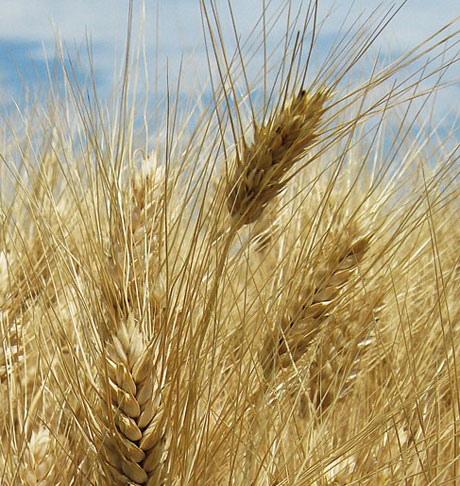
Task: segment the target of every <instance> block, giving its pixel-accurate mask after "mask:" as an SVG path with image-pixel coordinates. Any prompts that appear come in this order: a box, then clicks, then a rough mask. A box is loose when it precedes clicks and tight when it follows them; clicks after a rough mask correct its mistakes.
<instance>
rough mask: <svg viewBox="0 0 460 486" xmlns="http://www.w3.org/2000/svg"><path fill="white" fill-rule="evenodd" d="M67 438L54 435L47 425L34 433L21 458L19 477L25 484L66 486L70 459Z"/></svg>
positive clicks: (31, 485)
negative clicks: (67, 450)
mask: <svg viewBox="0 0 460 486" xmlns="http://www.w3.org/2000/svg"><path fill="white" fill-rule="evenodd" d="M66 442H67V440H66V438H65V437H64V436H59V437H54V436H53V435H52V433H51V432H50V431H49V430H48V429H47V428H45V427H40V428H39V429H38V430H37V431H36V432H33V433H32V436H31V438H30V440H29V441H28V444H27V446H26V449H25V451H24V454H23V455H22V458H21V467H20V468H19V477H20V478H21V481H22V483H21V484H22V485H23V486H61V485H62V486H64V485H67V484H69V480H70V477H69V472H70V471H71V467H69V466H70V460H69V458H68V457H67V454H66V449H67V447H66Z"/></svg>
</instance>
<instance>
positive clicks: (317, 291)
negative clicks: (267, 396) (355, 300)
mask: <svg viewBox="0 0 460 486" xmlns="http://www.w3.org/2000/svg"><path fill="white" fill-rule="evenodd" d="M370 239H371V236H370V235H367V236H365V237H362V238H358V239H355V240H351V241H348V243H345V244H344V245H343V247H342V250H341V252H340V254H339V256H338V258H332V259H331V260H330V261H329V262H327V263H326V264H325V266H324V267H323V268H321V269H319V270H317V271H316V272H315V276H316V282H315V286H314V287H313V289H312V291H311V292H309V293H307V295H303V296H302V297H301V298H300V299H299V300H298V301H297V302H294V304H291V305H290V307H289V308H288V311H287V314H286V315H285V316H284V317H283V320H282V323H281V330H280V333H279V336H278V338H276V336H274V335H273V334H272V333H270V335H268V336H267V337H266V338H265V341H264V344H263V347H262V349H261V351H260V354H259V359H260V362H261V364H262V367H263V369H264V374H265V377H266V378H267V379H268V378H269V377H271V376H272V375H273V374H274V373H275V372H276V369H277V367H278V366H281V367H282V368H284V367H287V366H290V365H291V364H292V363H295V362H296V361H298V360H299V359H300V358H301V357H302V356H303V355H304V354H305V352H306V351H307V350H308V349H309V348H310V346H311V344H312V341H313V340H314V339H315V337H316V336H317V335H318V334H319V332H320V331H321V329H322V326H321V324H322V323H323V321H325V320H326V319H327V318H328V315H329V312H330V311H331V310H332V309H333V307H334V306H335V305H336V304H337V303H338V300H339V298H340V295H341V291H342V289H343V288H344V287H346V286H348V285H350V284H351V283H352V278H353V274H354V273H355V271H356V269H357V265H358V264H359V263H360V262H361V261H362V260H363V258H364V256H365V254H366V252H367V250H368V248H369V243H370Z"/></svg>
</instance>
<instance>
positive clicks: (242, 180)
mask: <svg viewBox="0 0 460 486" xmlns="http://www.w3.org/2000/svg"><path fill="white" fill-rule="evenodd" d="M329 98H330V91H329V90H328V89H325V88H323V89H320V90H318V91H316V92H315V93H313V94H310V93H307V92H306V91H303V90H302V91H301V92H300V94H298V95H297V96H295V97H293V98H292V99H291V100H290V102H289V103H287V104H286V106H285V107H284V108H283V109H282V110H281V111H280V112H279V113H278V114H276V115H275V116H273V117H272V118H271V119H270V120H269V121H268V123H266V124H264V125H262V126H261V127H257V126H256V127H255V133H254V141H253V143H252V144H251V145H250V146H248V145H247V144H246V142H245V141H244V140H243V148H242V151H241V154H238V155H237V157H236V168H235V171H234V174H233V177H232V180H231V182H230V183H229V184H228V186H227V191H226V192H227V207H228V210H229V212H230V214H231V216H232V218H233V220H234V221H235V224H236V225H237V226H238V227H240V226H243V225H246V224H250V223H253V222H255V221H256V220H257V219H258V218H259V217H260V215H261V214H262V212H263V211H264V209H265V207H266V206H267V205H268V204H269V202H270V201H271V200H272V199H273V198H274V197H275V196H276V195H277V194H279V192H280V191H282V190H283V188H284V186H285V184H286V181H284V180H283V177H284V175H285V174H286V173H287V172H288V171H289V169H290V168H291V167H292V166H293V165H294V164H295V163H296V162H298V161H299V160H300V159H301V158H302V157H304V155H305V153H306V150H307V149H308V147H310V146H311V145H312V143H313V142H314V141H315V140H316V139H317V137H318V127H319V123H320V120H321V117H322V116H323V114H324V112H325V110H326V108H325V103H326V101H327V100H328V99H329Z"/></svg>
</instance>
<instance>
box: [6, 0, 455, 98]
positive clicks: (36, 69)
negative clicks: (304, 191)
mask: <svg viewBox="0 0 460 486" xmlns="http://www.w3.org/2000/svg"><path fill="white" fill-rule="evenodd" d="M206 2H207V3H208V4H209V0H206ZM217 3H218V4H219V5H220V8H221V14H220V15H221V17H220V18H221V22H222V28H223V32H224V36H226V38H227V37H228V39H229V41H228V42H229V44H231V37H232V31H231V28H230V17H229V15H228V13H226V12H227V8H226V4H227V0H222V1H220V0H218V2H217ZM263 3H271V5H272V6H273V11H275V10H276V9H278V8H279V7H280V6H281V5H283V4H284V3H285V2H283V1H282V0H272V1H271V2H270V1H269V0H265V1H264V0H232V1H231V4H232V7H233V12H234V16H235V20H236V23H237V25H238V30H239V34H240V35H241V38H242V39H244V38H245V37H246V36H247V35H248V34H249V33H250V31H251V28H252V27H253V26H254V24H255V23H256V20H257V18H258V17H259V16H260V13H261V9H262V5H263ZM301 3H302V1H301V0H292V5H293V6H294V7H296V6H298V5H299V4H301ZM303 3H304V4H305V3H306V2H305V1H304V2H303ZM337 4H338V5H339V7H337V6H334V2H332V1H331V0H319V7H320V15H319V18H320V19H324V18H327V22H326V23H325V25H324V27H323V30H322V36H323V37H322V38H323V39H326V38H328V36H329V38H332V37H333V36H334V35H335V34H336V32H337V31H338V29H339V28H340V24H341V22H342V21H343V20H344V18H345V17H346V15H347V12H348V11H349V10H351V14H350V17H351V18H355V17H356V15H358V12H359V11H360V10H362V9H364V10H365V11H366V12H367V13H369V12H371V11H372V10H373V9H374V8H375V7H376V6H377V5H379V4H383V5H384V7H385V8H387V7H389V6H391V5H392V4H393V2H389V1H385V0H383V1H377V0H360V1H359V0H358V1H356V2H354V3H352V2H351V1H348V0H338V1H337ZM142 5H143V3H142V2H141V0H135V1H134V11H135V20H134V33H135V37H136V34H137V33H139V32H141V31H143V33H144V36H143V38H144V40H145V46H146V52H147V57H146V62H147V64H148V68H149V71H151V72H154V71H155V65H156V66H158V70H159V72H160V73H162V72H163V73H164V70H165V66H166V63H167V65H168V69H169V71H170V72H172V73H174V72H177V71H178V69H179V65H180V60H181V58H183V59H185V61H184V62H185V64H187V60H189V59H193V62H192V63H188V69H189V70H191V71H195V72H196V73H197V74H198V77H200V76H206V58H205V47H204V43H203V28H202V18H201V15H200V0H145V2H144V8H145V22H143V23H141V22H140V21H139V18H140V17H141V16H142V15H141V14H140V12H141V11H142ZM350 5H352V6H351V7H350ZM1 6H2V11H1V15H0V102H1V103H3V104H8V103H9V102H10V101H11V100H13V99H18V100H20V99H21V97H22V96H23V92H24V89H23V87H24V86H25V87H26V88H27V89H29V90H33V89H34V88H37V89H38V87H39V86H40V85H43V84H45V85H46V78H47V69H48V68H47V63H48V65H50V64H52V60H53V58H54V57H55V52H56V50H55V45H56V38H59V39H61V40H62V42H63V43H64V45H65V48H66V50H67V51H68V52H69V53H70V56H71V57H73V58H74V59H76V57H77V53H78V52H80V54H81V58H82V59H83V61H81V62H82V64H83V65H84V66H85V63H86V61H85V60H86V59H87V54H85V46H86V40H87V39H88V38H90V39H91V44H92V51H93V55H94V71H95V76H96V81H97V84H98V88H99V89H100V92H101V93H103V94H106V93H108V92H109V90H110V87H111V86H112V85H113V77H114V73H115V72H116V71H114V65H117V63H118V66H119V65H120V59H121V57H120V54H121V53H122V49H123V45H124V42H125V37H126V25H127V22H126V19H127V12H128V8H127V7H128V1H127V0H91V1H90V0H79V1H74V0H72V1H70V0H59V1H58V0H1ZM283 15H286V11H285V12H284V14H280V15H279V18H280V19H281V21H280V22H279V23H278V25H277V26H276V27H275V29H274V31H273V32H272V34H271V38H272V39H276V38H277V30H276V29H280V30H279V35H280V36H281V35H282V32H283V31H284V30H285V24H283ZM455 15H460V8H459V3H458V0H438V1H434V0H409V1H408V2H407V4H406V5H404V6H403V8H402V9H401V11H400V12H399V14H398V15H397V17H396V18H395V19H394V21H393V22H392V23H391V24H390V25H389V26H388V28H387V30H386V31H385V33H384V34H383V35H382V36H381V37H380V38H379V39H378V41H377V42H376V44H375V49H376V50H380V51H382V52H388V53H392V52H399V53H401V52H405V51H407V50H408V49H410V48H411V47H413V46H414V45H415V44H416V43H417V42H420V41H422V40H423V39H424V38H426V37H427V36H429V35H430V34H432V33H433V32H435V31H436V30H438V29H439V28H441V27H442V26H443V25H444V24H446V23H447V22H449V21H451V20H452V19H453V18H454V16H455ZM142 25H143V29H142ZM348 25H350V23H349V24H348ZM457 28H458V26H457ZM283 29H284V30H283ZM154 59H156V60H157V61H156V63H155V62H154ZM83 69H84V68H83ZM185 79H186V78H185ZM163 81H164V79H163Z"/></svg>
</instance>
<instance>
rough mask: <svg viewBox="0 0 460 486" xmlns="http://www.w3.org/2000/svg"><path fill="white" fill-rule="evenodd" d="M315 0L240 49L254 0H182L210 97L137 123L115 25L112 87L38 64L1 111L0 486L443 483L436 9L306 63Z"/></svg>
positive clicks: (441, 58) (446, 185) (447, 460)
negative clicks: (392, 50) (391, 32)
mask: <svg viewBox="0 0 460 486" xmlns="http://www.w3.org/2000/svg"><path fill="white" fill-rule="evenodd" d="M280 3H282V4H283V5H284V6H285V7H286V6H289V2H288V1H287V2H280ZM315 5H316V4H315V2H310V3H309V5H308V8H307V9H306V11H305V12H304V13H303V14H301V13H295V12H292V16H291V24H289V26H287V27H286V28H285V30H284V35H283V37H282V38H281V39H280V45H281V49H282V51H283V53H284V57H283V60H281V61H280V60H279V59H277V58H276V57H270V55H269V54H270V53H269V52H266V55H265V56H264V62H263V64H262V65H261V66H259V67H258V69H256V67H254V62H252V60H251V59H252V57H251V56H252V55H253V54H254V53H256V52H262V51H264V52H265V51H268V49H267V45H268V44H267V43H266V39H267V38H268V36H269V32H270V25H271V24H270V22H273V23H276V18H275V19H273V18H268V15H267V17H265V16H263V17H262V18H261V19H259V20H258V21H257V26H258V27H259V28H260V29H261V28H262V27H261V26H262V25H263V29H262V30H260V29H259V30H257V29H256V30H255V31H254V32H255V33H254V34H253V35H252V37H251V38H250V39H249V40H248V41H247V42H244V41H243V40H240V39H238V37H237V36H236V35H235V37H236V38H237V41H236V47H235V46H233V47H232V46H226V45H225V43H224V42H223V40H222V37H221V36H220V35H219V33H220V27H219V12H218V10H217V8H216V6H215V4H214V3H213V2H210V3H209V4H208V3H206V2H202V18H203V25H204V30H205V38H206V40H207V44H206V45H207V55H208V59H209V80H210V83H209V90H210V92H211V93H212V94H211V96H210V99H208V100H207V101H206V97H199V96H197V97H196V98H192V99H193V100H194V101H193V103H188V104H187V103H186V106H184V105H183V104H181V101H180V100H181V97H180V96H179V92H180V89H179V88H178V87H177V88H176V87H172V86H170V87H169V88H170V91H168V93H169V94H168V96H167V97H166V98H165V99H164V100H163V102H164V106H165V108H164V109H158V111H157V113H156V114H155V116H156V119H157V120H158V123H157V124H156V125H155V126H153V127H152V124H151V120H150V119H147V118H146V119H145V121H144V122H142V123H141V124H139V123H138V121H136V120H138V115H139V114H141V115H142V103H139V99H138V96H139V95H138V94H136V90H135V78H136V76H137V74H136V73H137V70H138V68H139V65H141V64H142V61H140V60H139V56H136V54H135V52H134V53H133V52H132V50H133V49H132V47H131V46H130V43H129V42H128V43H127V48H126V57H125V61H124V62H125V64H124V70H123V73H122V76H121V82H120V86H119V87H118V88H117V89H116V90H115V92H116V94H117V96H116V97H115V98H114V100H113V101H111V102H108V103H107V104H104V103H103V101H102V100H100V99H99V98H98V96H97V92H96V91H95V90H93V88H94V86H93V84H92V83H91V82H89V83H88V84H84V83H81V82H79V81H78V79H76V77H75V76H74V73H73V72H72V70H71V69H70V68H69V66H68V64H66V63H65V62H64V61H62V69H63V72H64V78H65V82H64V86H63V87H62V88H61V87H58V86H55V87H54V88H52V89H50V90H49V92H48V93H47V99H46V100H45V101H42V102H39V101H36V102H33V103H32V104H31V106H30V108H28V109H27V110H24V111H23V112H22V113H21V114H20V116H17V115H15V116H13V115H11V116H10V117H6V116H3V117H2V125H1V126H2V130H1V131H2V134H1V150H0V154H1V169H0V189H1V198H0V344H1V346H0V404H1V406H0V440H1V446H0V484H1V485H5V486H13V485H24V486H32V485H37V486H38V485H40V486H45V485H49V486H55V485H94V486H102V485H133V486H134V485H149V486H152V485H155V486H156V485H164V486H169V485H181V486H182V485H191V486H192V485H200V486H205V485H209V486H211V485H244V486H262V485H263V486H275V485H276V486H304V485H305V486H306V485H315V486H325V485H382V486H383V485H414V486H418V485H424V486H427V485H444V484H445V485H453V484H457V481H459V480H460V435H459V433H460V431H459V427H460V422H459V417H460V393H459V380H458V372H459V369H458V367H457V360H458V359H460V356H459V351H458V349H459V346H460V253H459V248H460V224H459V223H460V219H459V210H460V207H459V206H460V186H459V175H460V165H459V163H458V159H459V157H460V150H459V137H458V133H459V132H458V127H459V125H458V120H457V118H456V117H455V114H454V116H453V117H451V118H447V117H446V118H445V119H440V118H439V116H438V117H437V115H439V110H438V108H437V107H438V105H437V102H438V99H439V98H438V95H439V96H440V94H441V93H443V90H445V89H446V88H447V87H448V84H449V83H448V82H444V76H445V74H446V73H447V72H449V70H451V69H455V65H456V63H458V61H459V60H460V56H459V47H458V44H459V42H460V30H458V29H457V30H456V27H455V24H452V25H451V26H450V27H449V28H448V29H445V30H441V31H439V32H437V33H434V34H433V36H432V37H430V38H429V39H427V40H426V41H424V42H423V43H421V44H420V45H419V46H417V47H416V48H414V49H413V50H411V51H410V52H407V53H403V54H402V55H401V56H400V57H399V58H398V59H393V60H392V59H390V60H386V61H385V60H382V59H379V60H377V59H375V56H374V54H373V52H374V51H372V49H371V47H372V45H373V43H374V42H375V39H376V38H378V36H379V34H380V32H381V31H382V29H383V28H384V27H385V25H386V23H388V22H389V21H390V20H391V18H390V17H391V16H392V12H391V11H385V10H379V11H377V12H375V13H374V14H373V15H372V16H371V17H369V18H366V19H364V20H362V21H361V23H359V22H358V20H356V23H355V24H353V27H354V28H353V29H349V30H346V29H345V30H344V31H343V34H341V36H340V37H337V39H336V40H335V41H334V43H333V45H332V46H331V48H330V50H329V51H328V53H327V55H326V56H325V57H324V62H321V63H320V64H319V65H317V64H315V63H314V55H315V52H316V51H315V47H316V42H317V41H316V36H315V33H319V32H320V25H321V19H318V18H317V17H316V6H315ZM254 23H255V25H256V21H255V22H254ZM273 25H274V24H273ZM234 29H235V32H237V26H234ZM127 30H128V38H129V39H130V38H131V37H134V36H135V34H133V33H132V32H130V26H129V25H128V29H127ZM261 32H263V34H261ZM139 107H141V108H139ZM139 110H140V112H139ZM452 120H453V121H452Z"/></svg>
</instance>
